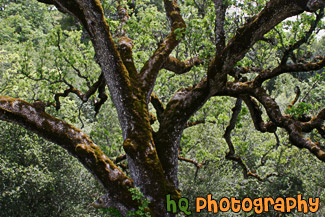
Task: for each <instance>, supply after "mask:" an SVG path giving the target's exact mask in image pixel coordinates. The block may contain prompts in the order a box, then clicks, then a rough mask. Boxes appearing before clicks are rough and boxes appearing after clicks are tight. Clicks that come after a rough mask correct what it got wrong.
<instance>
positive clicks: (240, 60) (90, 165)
mask: <svg viewBox="0 0 325 217" xmlns="http://www.w3.org/2000/svg"><path fill="white" fill-rule="evenodd" d="M40 2H43V3H47V4H50V5H55V6H56V7H57V8H58V9H59V10H60V11H63V12H66V13H69V14H71V15H73V16H74V17H75V18H77V19H78V20H79V22H80V23H81V24H82V26H83V28H84V30H85V31H86V32H87V33H88V36H89V38H87V36H85V35H84V36H81V35H80V36H74V35H70V34H71V33H67V32H64V31H61V30H60V29H54V31H53V34H50V37H52V38H50V39H51V40H49V41H50V43H49V45H50V46H53V45H55V46H56V47H57V49H56V51H54V54H57V55H53V56H50V55H48V56H47V55H42V57H43V61H40V62H39V63H40V65H34V64H31V63H33V59H32V58H30V57H29V56H28V55H29V52H26V51H25V53H24V57H25V58H22V60H21V61H22V62H21V63H20V64H19V66H23V67H22V68H21V72H20V73H21V74H23V75H24V76H26V77H29V78H30V79H32V80H34V81H35V82H41V81H48V82H49V83H51V81H52V78H54V77H51V76H54V75H57V74H56V73H58V77H56V82H52V83H51V86H50V88H49V89H48V90H45V91H49V92H53V95H54V99H55V101H54V102H45V103H42V102H41V101H36V99H33V100H35V102H34V103H33V104H29V103H27V102H25V101H22V100H20V99H15V98H11V97H7V96H1V98H0V102H1V103H0V108H1V109H0V112H1V113H0V114H1V115H0V117H1V119H2V120H6V121H10V122H13V123H16V124H20V125H22V126H24V127H25V128H27V129H29V130H31V131H33V132H36V133H37V134H38V135H40V136H42V137H44V138H46V139H47V140H50V141H52V142H54V143H57V144H59V145H61V146H62V147H63V148H65V149H67V150H68V151H69V152H70V153H71V154H72V155H74V156H76V157H77V158H78V159H79V161H81V163H83V165H84V166H85V167H86V168H87V169H88V170H89V171H91V172H92V174H94V175H95V177H96V178H97V179H98V180H99V181H100V182H101V183H102V184H103V186H104V188H105V189H106V190H107V192H108V193H107V194H106V195H105V196H103V198H101V199H99V200H98V201H97V203H96V205H97V206H102V207H110V206H114V207H117V208H118V209H119V210H120V211H122V213H124V214H125V213H126V212H127V210H132V209H136V208H137V207H138V206H139V205H140V203H141V202H140V201H134V200H132V194H131V193H130V191H129V188H130V187H134V186H137V187H139V188H140V190H141V192H142V193H143V194H144V195H145V197H147V198H148V199H150V201H151V202H150V205H149V210H148V212H150V213H151V215H152V216H168V215H172V214H167V213H166V210H165V195H166V194H171V195H172V198H174V199H177V198H179V197H180V193H179V190H178V188H179V186H178V178H177V168H178V163H177V160H178V159H180V160H185V161H190V162H192V163H194V164H195V165H197V167H198V168H200V167H201V166H202V165H200V164H199V163H198V162H195V161H191V160H189V159H186V158H184V157H182V156H180V157H179V148H180V141H181V136H182V133H183V131H184V129H185V128H189V127H193V126H196V125H197V124H200V123H206V122H209V123H216V122H218V124H220V125H221V124H222V125H227V124H228V122H230V124H229V126H228V127H227V129H226V133H225V135H224V137H225V139H226V141H227V144H228V147H229V152H228V153H227V155H226V158H227V159H229V160H233V161H236V162H237V163H238V165H240V166H241V168H242V170H243V172H244V173H243V174H244V177H255V178H257V179H259V180H264V179H265V178H261V177H260V176H259V175H257V174H256V173H255V172H254V171H250V169H249V167H248V166H247V163H245V161H244V160H242V159H241V158H240V157H238V155H237V154H236V152H235V146H234V144H233V143H234V142H233V141H232V140H231V132H232V131H233V129H234V127H235V126H236V124H237V125H238V122H239V121H238V120H239V119H241V118H242V117H243V116H245V115H246V116H247V115H248V112H249V113H250V115H251V117H252V120H253V123H254V126H255V128H256V129H257V130H258V131H261V132H269V133H275V132H276V129H277V128H281V129H284V130H285V131H286V134H287V135H288V136H289V138H288V139H289V140H290V142H291V144H293V145H295V146H297V147H298V148H306V149H308V150H309V151H310V152H311V153H312V154H313V155H314V156H316V157H317V158H318V159H320V160H321V161H324V156H325V155H324V150H323V149H322V146H320V145H319V144H318V142H319V141H323V139H324V126H323V122H324V115H325V112H324V109H323V110H322V107H323V105H324V104H323V103H320V104H318V105H309V104H306V102H305V100H307V98H308V99H309V100H310V99H311V97H309V95H310V92H308V91H307V92H306V97H307V98H306V97H304V98H302V99H303V100H302V102H301V103H300V104H298V105H297V106H295V102H293V103H292V105H291V106H290V108H288V110H287V111H286V113H287V114H285V115H283V113H284V112H283V110H284V109H283V106H282V105H279V104H278V103H277V102H276V101H275V100H274V99H273V98H272V97H273V96H272V95H271V94H274V91H275V90H274V88H273V86H274V85H272V82H273V83H274V82H278V79H275V78H277V77H281V75H282V74H284V73H288V72H295V73H299V74H303V73H304V72H306V71H317V70H320V69H322V68H323V66H324V57H321V56H316V55H318V54H317V53H316V54H313V53H311V54H312V55H309V53H310V49H309V48H308V47H307V48H304V47H303V45H304V44H306V43H307V42H308V40H309V38H311V37H312V33H313V32H315V31H317V30H318V29H319V28H320V20H321V18H322V16H323V6H324V2H322V1H299V2H291V1H269V2H265V1H256V2H253V3H248V2H239V3H232V2H225V1H217V0H216V1H215V2H214V4H213V3H211V2H205V1H202V2H197V1H194V2H190V1H188V2H184V3H182V10H180V9H179V7H178V6H177V2H176V1H164V8H165V12H166V15H167V18H168V19H167V20H168V21H170V23H169V25H170V26H171V30H170V32H167V31H164V30H162V31H157V32H155V31H154V30H156V29H158V30H159V29H161V28H162V27H166V28H165V29H167V26H168V23H167V22H166V21H164V19H162V17H163V16H161V17H160V18H158V17H155V16H154V15H152V14H154V13H152V14H151V16H150V14H148V13H145V11H146V10H156V8H157V7H159V5H155V4H152V5H150V6H146V7H144V6H143V4H141V2H139V3H138V2H137V4H136V5H137V10H135V11H134V13H133V15H132V17H129V15H128V12H127V8H126V5H125V2H119V3H117V5H114V4H112V5H110V4H108V3H107V2H103V7H102V5H101V3H100V2H99V1H59V0H58V1H51V0H48V1H45V0H43V1H40ZM112 6H114V7H112ZM232 7H237V8H240V9H241V10H239V13H243V14H246V15H247V16H246V17H243V16H241V17H240V19H241V18H244V19H242V20H239V18H238V17H237V16H235V17H234V16H230V15H229V13H230V11H231V8H232ZM115 8H117V9H115ZM227 8H228V10H227ZM180 11H182V13H184V14H182V13H181V12H180ZM189 11H194V12H195V13H193V14H194V15H193V14H192V13H189ZM155 12H156V13H157V14H161V13H160V12H158V11H155ZM105 13H106V14H111V16H109V17H108V18H107V19H106V18H105V16H104V15H105ZM141 13H143V14H145V15H146V16H141ZM255 14H256V15H255ZM182 15H183V17H186V19H185V21H186V22H185V21H184V19H183V17H182ZM228 15H229V16H228ZM295 15H297V16H298V17H297V21H290V20H286V18H289V17H292V16H295ZM234 19H235V22H232V21H233V20H234ZM236 19H238V20H236ZM299 19H302V20H303V23H305V24H306V25H303V26H300V25H298V26H297V24H298V23H300V20H299ZM154 21H157V22H154ZM200 22H202V23H203V24H201V23H200ZM290 22H291V23H290ZM185 23H187V24H188V25H187V27H186V25H185ZM142 24H144V25H142ZM149 24H150V28H149ZM233 24H236V25H237V26H236V25H233ZM281 25H283V26H281ZM14 26H15V27H16V24H15V25H14ZM139 26H140V27H143V28H139ZM211 27H212V28H211ZM286 27H287V28H288V32H285V31H279V29H281V30H282V29H285V28H286ZM110 28H112V30H114V31H110ZM151 29H152V30H153V31H152V32H151V33H150V34H146V35H145V34H144V33H147V32H148V30H151ZM198 29H199V30H202V29H204V31H203V32H202V31H200V32H198ZM306 29H307V31H306ZM22 30H25V28H23V29H21V30H20V29H18V30H15V31H18V32H21V31H22ZM42 31H43V32H44V31H51V30H49V29H48V30H46V29H43V30H42ZM9 32H10V31H9ZM111 32H113V33H114V39H115V41H114V39H113V37H112V33H111ZM289 32H293V33H295V32H298V33H301V34H295V35H290V34H289ZM75 34H77V33H75ZM79 34H81V32H79ZM14 35H15V34H14ZM20 36H21V34H19V38H18V39H17V40H18V41H19V42H24V40H25V39H24V38H20ZM10 38H11V37H10ZM54 38H55V39H54ZM78 38H79V39H80V38H83V41H84V42H87V41H88V42H89V39H90V40H91V42H92V45H93V46H94V50H95V53H96V54H95V59H96V61H97V63H98V64H99V65H100V68H101V69H100V71H101V72H99V70H98V68H96V66H95V65H93V64H91V63H88V62H87V60H88V59H90V58H91V52H88V53H87V52H86V51H87V50H88V49H90V48H87V49H85V48H83V47H82V46H83V45H80V46H79V49H80V50H81V55H83V58H80V57H78V56H76V55H75V51H74V50H73V47H70V48H67V50H63V45H62V43H65V41H67V43H69V41H70V40H72V41H73V40H74V39H75V43H78V40H79V39H78ZM131 38H132V39H133V42H132V40H131ZM207 38H208V39H209V40H207ZM13 39H15V37H13ZM157 39H159V41H157ZM182 39H184V40H182ZM51 41H52V42H51ZM51 43H52V44H51ZM30 45H32V44H30ZM30 47H31V46H29V47H28V49H30ZM76 47H78V46H76ZM155 47H156V49H154V48H155ZM144 50H146V51H147V52H143V51H144ZM28 51H29V50H28ZM90 51H91V49H90ZM133 52H134V54H136V55H134V54H133ZM150 52H152V54H150ZM46 53H47V52H45V53H44V54H46ZM51 58H52V61H53V62H54V63H53V66H54V67H55V68H56V70H50V67H48V65H47V63H48V62H50V60H51ZM186 58H188V59H186ZM268 58H269V59H272V61H267V59H268ZM81 59H83V60H84V61H85V62H82V61H81V62H80V61H77V60H81ZM145 59H147V61H143V60H145ZM180 59H185V61H181V60H180ZM140 62H142V64H140ZM90 66H91V67H92V68H91V69H89V68H87V67H90ZM194 66H199V67H198V68H199V69H197V70H196V69H195V68H194V70H192V71H191V69H193V67H194ZM80 67H83V68H85V69H87V70H86V72H85V74H86V76H85V75H84V74H83V73H82V72H81V71H80ZM96 70H97V72H98V73H97V74H96V73H94V72H96ZM164 70H168V71H170V72H173V73H175V74H184V75H183V76H182V77H183V78H185V79H184V80H183V79H182V78H179V79H177V80H176V82H175V85H171V87H169V88H168V91H162V90H163V88H164V86H163V84H164V83H165V84H167V83H168V84H170V81H171V80H170V79H171V78H170V77H171V76H170V77H166V76H161V75H162V73H164V72H165V71H164ZM31 72H32V73H31ZM159 72H161V73H159ZM170 72H168V73H170ZM69 73H74V74H75V76H70V77H69V80H67V78H66V75H67V74H69ZM185 73H186V74H185ZM296 75H297V74H296ZM314 75H315V76H314V77H315V79H316V80H315V82H319V81H317V79H318V80H322V79H323V77H322V75H321V74H319V73H318V74H317V73H316V74H314ZM317 75H318V76H317ZM7 76H10V72H8V73H7ZM96 76H97V78H98V79H97V78H96ZM186 76H188V77H186ZM297 77H298V78H300V79H304V78H301V77H299V76H298V75H297ZM307 77H308V76H307ZM314 77H313V78H314ZM57 78H59V79H57ZM188 78H193V80H192V81H194V83H189V82H188ZM157 79H158V81H159V82H157ZM268 80H269V83H268V84H267V85H265V86H264V87H263V86H262V85H263V84H264V83H265V82H266V81H268ZM156 83H157V86H156V87H155V84H156ZM105 85H107V86H108V89H109V91H110V94H111V99H112V101H113V103H114V105H115V107H116V109H117V113H118V118H119V122H120V125H121V130H122V135H123V147H124V150H125V152H126V158H127V162H128V169H129V170H128V172H129V175H130V177H131V178H132V179H131V178H130V177H129V176H127V175H126V174H125V173H123V172H122V171H121V169H119V168H118V167H117V166H116V164H114V163H113V161H111V160H109V159H108V157H107V156H106V155H105V154H104V153H103V152H102V151H101V150H100V148H99V147H98V146H97V145H95V144H94V143H93V141H92V140H91V138H90V137H88V136H86V134H84V133H82V132H81V131H80V130H78V129H77V128H75V127H73V126H72V125H70V124H68V123H66V122H64V121H62V120H59V119H57V118H54V117H53V116H56V114H55V111H53V109H52V110H50V108H49V109H47V112H49V113H51V115H52V116H50V115H49V114H48V113H45V112H44V109H43V108H42V107H43V106H44V107H46V106H51V105H53V106H54V107H55V108H56V109H57V110H59V109H60V108H61V101H60V100H61V99H60V98H61V97H66V96H67V95H68V94H69V93H73V94H75V95H76V96H77V98H79V99H80V100H81V101H82V102H87V101H88V100H90V101H91V102H92V104H93V105H94V108H95V112H94V113H95V114H97V113H98V111H99V109H100V107H101V106H102V104H103V102H105V100H106V99H107V97H106V95H105ZM186 85H189V87H187V88H182V89H179V90H177V88H179V86H186ZM306 86H307V89H308V85H306ZM316 86H317V85H315V87H316ZM65 87H67V88H65ZM315 87H314V88H315ZM154 88H155V92H156V93H157V94H155V93H154V92H153V89H154ZM314 88H312V89H314ZM43 89H44V88H39V91H42V90H43ZM61 91H62V92H61ZM96 91H97V92H98V97H97V98H95V97H94V96H93V95H94V94H95V93H96ZM175 91H176V93H175V94H174V95H173V94H172V93H173V92H175ZM298 92H299V91H298V90H297V93H298ZM162 94H165V95H164V96H162ZM276 94H277V95H279V94H278V93H276ZM158 96H161V99H159V98H158ZM225 96H231V97H234V98H237V101H236V106H235V107H234V109H233V115H232V117H229V116H227V115H226V114H222V113H221V112H220V111H218V110H222V109H223V108H224V107H223V108H221V107H218V106H216V108H215V110H216V111H214V110H213V112H215V114H218V116H217V117H216V116H214V118H213V115H209V116H207V109H209V107H208V106H210V107H211V106H212V107H213V106H215V105H216V103H218V102H220V101H226V100H229V98H227V97H225ZM297 96H298V94H297ZM19 97H21V96H19ZM170 97H171V98H170ZM298 97H299V96H298ZM38 98H40V97H39V96H38ZM169 98H170V99H169ZM242 102H245V104H246V107H244V108H246V110H245V109H242ZM312 102H315V101H312ZM149 103H151V104H149ZM164 104H165V105H166V106H164ZM288 104H290V101H289V102H288ZM151 105H152V106H153V107H154V110H155V112H156V117H154V115H151V114H150V112H149V111H150V110H153V109H152V108H151ZM203 105H204V106H203ZM202 106H203V107H202ZM228 107H231V101H229V106H228ZM199 109H201V110H199ZM263 109H265V112H264V113H266V115H267V117H268V119H269V120H268V121H267V122H264V121H263V119H262V117H263ZM241 110H242V111H241ZM281 110H282V112H281ZM79 111H80V109H79ZM307 112H308V113H310V114H311V116H310V117H308V115H306V113H307ZM195 114H196V116H195V118H193V117H194V115H195ZM79 117H80V116H79ZM106 118H107V117H106ZM264 118H265V117H264ZM98 119H99V120H100V121H103V122H106V121H107V119H102V118H98ZM155 120H156V121H155ZM157 120H158V122H159V124H157ZM242 122H243V121H242ZM105 124H107V123H105ZM315 130H317V131H315ZM303 133H310V137H311V139H306V138H305V135H304V134H303ZM99 134H100V133H97V134H96V133H90V135H93V136H95V135H98V136H100V135H99ZM317 135H320V137H318V136H317ZM183 140H186V137H183ZM236 141H243V142H242V144H240V145H238V147H240V148H242V149H243V150H241V149H239V150H237V153H242V152H245V150H247V149H248V148H249V147H250V146H249V145H250V144H249V143H245V140H244V139H241V138H238V140H236ZM184 142H185V143H186V141H184ZM264 142H266V141H265V140H264V141H261V143H264ZM279 143H280V142H279ZM212 144H213V142H212ZM196 145H197V144H196ZM235 145H236V144H235ZM266 145H267V144H266ZM270 145H271V144H270ZM194 146H195V145H194ZM183 148H185V149H186V148H187V147H182V150H180V151H181V152H183V150H184V149H183ZM188 148H189V147H188ZM261 159H263V158H261ZM261 165H262V166H263V161H261ZM275 175H277V173H275V172H274V173H273V172H271V173H268V174H266V176H265V177H266V178H269V177H271V176H275ZM195 176H196V175H195Z"/></svg>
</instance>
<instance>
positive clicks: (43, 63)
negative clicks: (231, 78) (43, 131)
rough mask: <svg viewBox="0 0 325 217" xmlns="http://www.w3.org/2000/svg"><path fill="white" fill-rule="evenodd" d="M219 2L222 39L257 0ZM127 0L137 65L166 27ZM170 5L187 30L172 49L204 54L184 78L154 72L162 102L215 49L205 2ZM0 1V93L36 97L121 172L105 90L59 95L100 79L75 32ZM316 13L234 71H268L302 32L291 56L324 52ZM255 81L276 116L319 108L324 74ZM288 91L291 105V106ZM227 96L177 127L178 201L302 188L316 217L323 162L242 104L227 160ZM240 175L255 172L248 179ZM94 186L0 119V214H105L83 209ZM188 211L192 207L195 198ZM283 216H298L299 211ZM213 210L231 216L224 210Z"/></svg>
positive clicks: (285, 27) (95, 192)
mask: <svg viewBox="0 0 325 217" xmlns="http://www.w3.org/2000/svg"><path fill="white" fill-rule="evenodd" d="M229 4H230V6H229V7H228V11H227V13H226V19H225V27H226V29H225V32H226V35H227V38H230V37H232V36H233V35H234V34H235V33H236V30H237V28H238V27H240V26H241V25H243V23H245V22H247V20H248V19H249V18H250V17H251V16H252V15H254V14H256V13H257V12H259V11H260V10H261V9H262V8H263V7H264V6H265V1H229ZM102 5H103V9H104V13H105V16H106V19H107V22H108V23H109V25H110V28H111V32H112V33H116V32H118V31H119V25H120V21H119V18H118V15H117V3H116V2H115V1H109V0H108V1H102ZM129 6H132V7H134V8H133V9H130V12H131V13H130V19H129V21H128V22H127V24H126V25H127V29H128V32H132V34H133V35H130V37H131V38H132V39H133V40H134V42H135V43H134V44H135V46H136V47H134V49H133V57H134V62H135V64H136V67H137V68H140V67H141V66H142V65H141V64H143V62H142V61H141V60H143V59H147V58H149V56H150V55H151V53H153V52H154V50H155V49H156V47H157V44H159V43H160V41H161V40H162V39H163V38H164V37H165V36H166V35H167V34H168V23H167V21H166V19H165V16H166V15H165V12H164V8H163V4H162V2H160V1H155V0H139V1H136V5H132V4H129ZM179 6H180V8H181V13H182V14H183V17H184V20H185V21H186V23H187V30H186V32H185V36H184V39H183V41H182V43H181V44H180V45H179V46H178V47H177V48H176V49H175V51H174V53H173V54H174V56H175V57H177V58H180V59H188V58H193V57H198V58H199V59H201V60H205V61H202V62H200V63H199V64H197V65H196V66H194V67H193V68H191V70H190V71H189V72H187V73H186V74H184V75H182V76H179V75H177V74H175V73H173V72H170V71H167V70H165V71H164V72H163V73H160V74H159V76H158V78H157V81H156V86H155V89H154V91H155V93H156V94H157V95H158V96H159V97H160V100H161V101H162V102H163V104H166V103H167V102H168V100H169V99H170V98H171V97H172V95H173V94H174V93H175V91H177V89H179V88H180V87H187V86H189V85H194V84H196V83H197V82H199V81H200V80H201V79H202V78H203V77H204V76H205V69H206V68H207V64H208V63H209V60H211V58H212V56H213V55H214V49H215V48H214V43H213V40H214V39H213V38H211V37H213V36H212V35H213V32H214V19H215V15H214V4H213V2H212V1H209V0H183V1H179ZM0 8H1V9H0V94H1V95H5V96H11V97H14V98H21V99H24V100H26V101H28V102H30V103H34V104H35V103H37V102H40V101H42V102H45V104H46V106H47V107H46V112H48V113H50V114H51V115H53V116H55V117H58V118H61V119H64V120H65V121H67V122H69V123H70V124H72V125H74V126H76V127H77V128H80V129H82V131H83V132H84V133H85V134H87V135H89V136H90V137H91V138H92V140H93V141H95V143H96V144H98V145H100V148H101V149H102V150H103V151H104V153H105V154H106V155H107V156H109V157H110V158H111V159H116V162H117V164H118V165H119V166H120V168H122V169H123V170H126V172H127V169H126V168H127V165H126V161H123V160H120V159H119V158H118V157H120V156H123V154H124V150H123V147H122V145H121V144H123V138H122V130H121V128H120V126H119V124H118V122H119V121H118V117H117V112H116V110H115V107H114V106H113V103H112V102H111V100H110V97H109V95H108V91H107V90H106V91H105V86H103V87H102V90H98V91H97V92H96V94H95V95H92V96H91V97H89V99H88V100H87V101H82V100H80V98H79V97H78V95H77V94H76V93H73V92H71V93H70V94H64V91H65V90H67V89H68V88H71V87H72V86H73V87H75V88H76V89H78V90H80V91H82V92H86V91H87V90H88V87H89V84H94V83H96V81H97V79H98V77H99V76H100V74H101V69H100V67H99V66H98V65H97V63H96V62H95V59H94V55H95V52H94V49H93V47H92V44H91V41H90V39H89V37H88V35H87V33H86V32H85V30H84V29H83V27H82V26H81V25H80V24H79V23H78V21H77V20H76V19H75V18H73V17H71V16H68V15H65V14H63V13H60V12H59V11H57V10H56V9H55V7H52V6H48V5H45V4H41V3H38V2H37V1H33V0H32V1H19V0H16V1H13V0H11V1H6V0H1V3H0ZM318 17H320V18H319V20H318V21H317V19H318ZM322 17H323V9H321V10H319V11H317V13H303V14H300V15H298V16H295V17H293V18H290V19H287V20H285V21H284V22H282V23H280V24H278V25H277V26H276V27H275V28H274V29H273V30H271V31H270V32H269V33H267V35H266V36H265V41H261V42H258V43H257V44H256V45H254V47H253V48H252V49H250V50H249V52H248V53H247V54H246V56H245V58H244V59H243V60H241V61H240V63H238V67H247V66H254V67H256V68H272V67H274V66H276V65H277V63H278V61H279V59H281V58H280V57H281V56H282V55H283V52H285V50H286V48H288V47H289V46H290V45H292V44H294V43H296V42H297V41H299V40H300V39H303V38H304V37H306V40H305V41H304V43H302V44H301V46H299V48H297V49H296V50H295V51H294V55H293V56H294V58H292V61H293V62H294V61H297V62H300V63H303V62H306V61H308V60H312V59H314V58H316V57H317V56H324V55H325V49H324V45H325V38H323V37H322V36H321V34H318V36H317V33H319V32H320V31H321V30H322V29H324V20H323V19H322ZM116 34H117V33H116ZM248 76H252V77H254V76H256V74H254V73H252V74H250V75H248ZM250 78H251V77H250ZM265 88H266V89H267V91H268V92H269V93H270V94H271V96H272V97H273V98H274V99H275V100H276V101H277V102H278V104H279V105H280V107H281V110H282V111H283V112H284V113H287V114H289V115H292V116H296V117H297V118H298V117H299V118H306V117H307V116H310V115H312V116H314V115H316V114H317V113H318V112H319V111H320V110H321V109H322V108H324V107H325V74H324V72H323V69H320V70H317V71H312V72H300V73H286V74H282V75H280V76H278V77H275V78H274V79H270V80H269V81H268V82H267V83H265ZM105 92H106V93H107V94H106V93H105ZM58 93H63V94H61V95H60V104H61V105H60V109H59V110H57V109H56V108H57V106H58V105H57V104H58V103H57V101H56V98H55V97H54V96H55V95H56V94H58ZM298 93H299V94H298ZM298 95H299V97H297V96H298ZM56 96H57V95H56ZM106 96H108V98H107V99H106ZM296 97H297V98H298V100H297V101H296V102H295V103H294V105H292V106H290V104H291V103H292V101H294V99H295V98H296ZM103 101H105V102H104V103H103V104H102V102H103ZM235 102H236V99H234V98H231V97H225V96H222V97H218V98H211V99H210V100H209V101H208V102H207V103H206V104H205V105H204V106H203V107H202V108H201V109H200V110H199V111H197V112H196V113H195V115H194V116H193V117H192V118H191V122H189V124H188V127H187V128H186V129H185V130H184V133H183V136H182V138H181V142H180V151H179V171H178V176H179V188H180V190H181V194H182V197H186V198H188V199H189V200H190V201H192V202H193V201H194V198H195V197H198V196H205V195H207V194H209V193H211V194H212V195H213V197H214V198H215V199H217V200H218V199H220V198H222V197H236V198H244V197H250V198H258V197H273V198H276V197H289V196H292V197H296V195H298V194H302V195H303V197H304V198H308V197H313V198H315V197H319V198H320V202H321V207H320V210H319V211H318V213H316V214H314V216H322V215H325V206H324V204H325V182H324V180H325V173H324V171H325V165H324V163H323V162H321V161H320V160H319V159H317V158H316V157H315V156H313V155H312V154H311V153H310V152H309V151H308V150H306V149H298V148H297V147H296V146H293V145H291V144H290V142H289V139H288V136H287V133H286V132H285V131H284V130H281V129H278V130H277V131H276V133H261V132H258V131H256V130H255V129H254V124H253V121H252V119H251V116H250V114H249V109H248V108H247V107H246V105H245V104H243V105H242V108H241V110H240V113H239V115H238V118H237V120H236V124H235V129H234V130H233V131H232V143H233V145H234V147H235V150H236V155H238V156H240V157H241V159H242V161H241V163H238V162H235V161H232V160H229V159H226V157H225V156H226V153H227V152H228V151H229V147H228V144H227V143H226V141H225V139H224V133H225V130H226V128H227V126H228V125H229V122H230V121H231V118H232V115H233V113H232V108H233V107H234V105H235ZM55 103H56V105H55V106H53V105H54V104H55ZM35 105H37V104H35ZM150 106H151V107H150V111H151V112H152V113H153V114H155V113H156V111H155V109H154V108H153V107H152V105H150ZM288 106H289V107H288ZM94 107H95V109H94ZM41 109H42V108H41ZM99 109H100V111H99ZM264 113H265V112H264ZM265 117H266V116H265ZM307 118H308V117H307ZM107 120H109V121H107ZM152 128H153V129H154V130H155V129H158V123H157V122H155V123H153V124H152ZM309 137H310V138H311V139H312V140H313V141H317V142H319V144H320V146H321V147H322V149H325V147H324V144H325V142H324V138H322V137H320V136H319V135H318V134H317V133H316V132H314V131H313V132H311V133H309ZM245 170H246V171H245ZM248 171H251V174H254V175H253V176H247V172H248ZM243 174H244V175H243ZM104 193H105V192H104V189H103V188H102V186H101V185H100V184H99V183H98V182H97V181H96V180H95V179H94V178H93V177H92V175H91V174H90V173H89V172H88V171H87V170H86V169H85V168H84V167H83V166H82V165H81V164H80V163H79V162H78V160H77V159H75V158H73V157H72V156H70V155H69V154H68V153H67V152H66V151H65V150H64V149H62V148H61V147H58V146H57V145H55V144H53V143H50V142H48V141H46V140H44V139H42V138H41V137H39V136H37V135H36V134H33V133H31V132H29V131H27V130H25V129H24V128H22V127H19V126H17V125H14V124H8V123H7V122H4V121H0V216H100V215H105V214H103V211H102V210H97V209H94V208H93V207H92V206H91V203H92V202H93V201H95V200H96V199H98V198H99V197H100V196H101V195H102V194H104ZM191 207H192V208H194V206H193V204H192V205H191ZM253 214H254V213H253V212H252V213H247V214H245V213H239V214H238V215H243V216H245V215H247V216H250V215H253ZM273 214H274V215H278V213H273ZM197 215H199V214H197ZM201 215H203V216H206V215H208V214H207V213H203V214H201ZM290 215H291V216H297V215H298V216H299V214H297V213H291V214H288V216H290ZM213 216H215V215H213ZM222 216H234V213H231V212H229V213H224V214H222ZM308 216H312V215H310V214H308Z"/></svg>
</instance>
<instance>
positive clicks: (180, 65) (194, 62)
mask: <svg viewBox="0 0 325 217" xmlns="http://www.w3.org/2000/svg"><path fill="white" fill-rule="evenodd" d="M202 63H203V60H200V59H199V58H198V57H192V58H190V59H187V60H185V61H180V60H179V59H177V58H175V57H172V56H169V57H168V58H167V59H166V62H165V63H164V65H163V68H164V69H167V70H169V71H171V72H175V73H176V74H178V75H180V74H184V73H186V72H188V71H190V70H191V69H192V68H193V66H198V65H200V64H202Z"/></svg>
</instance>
